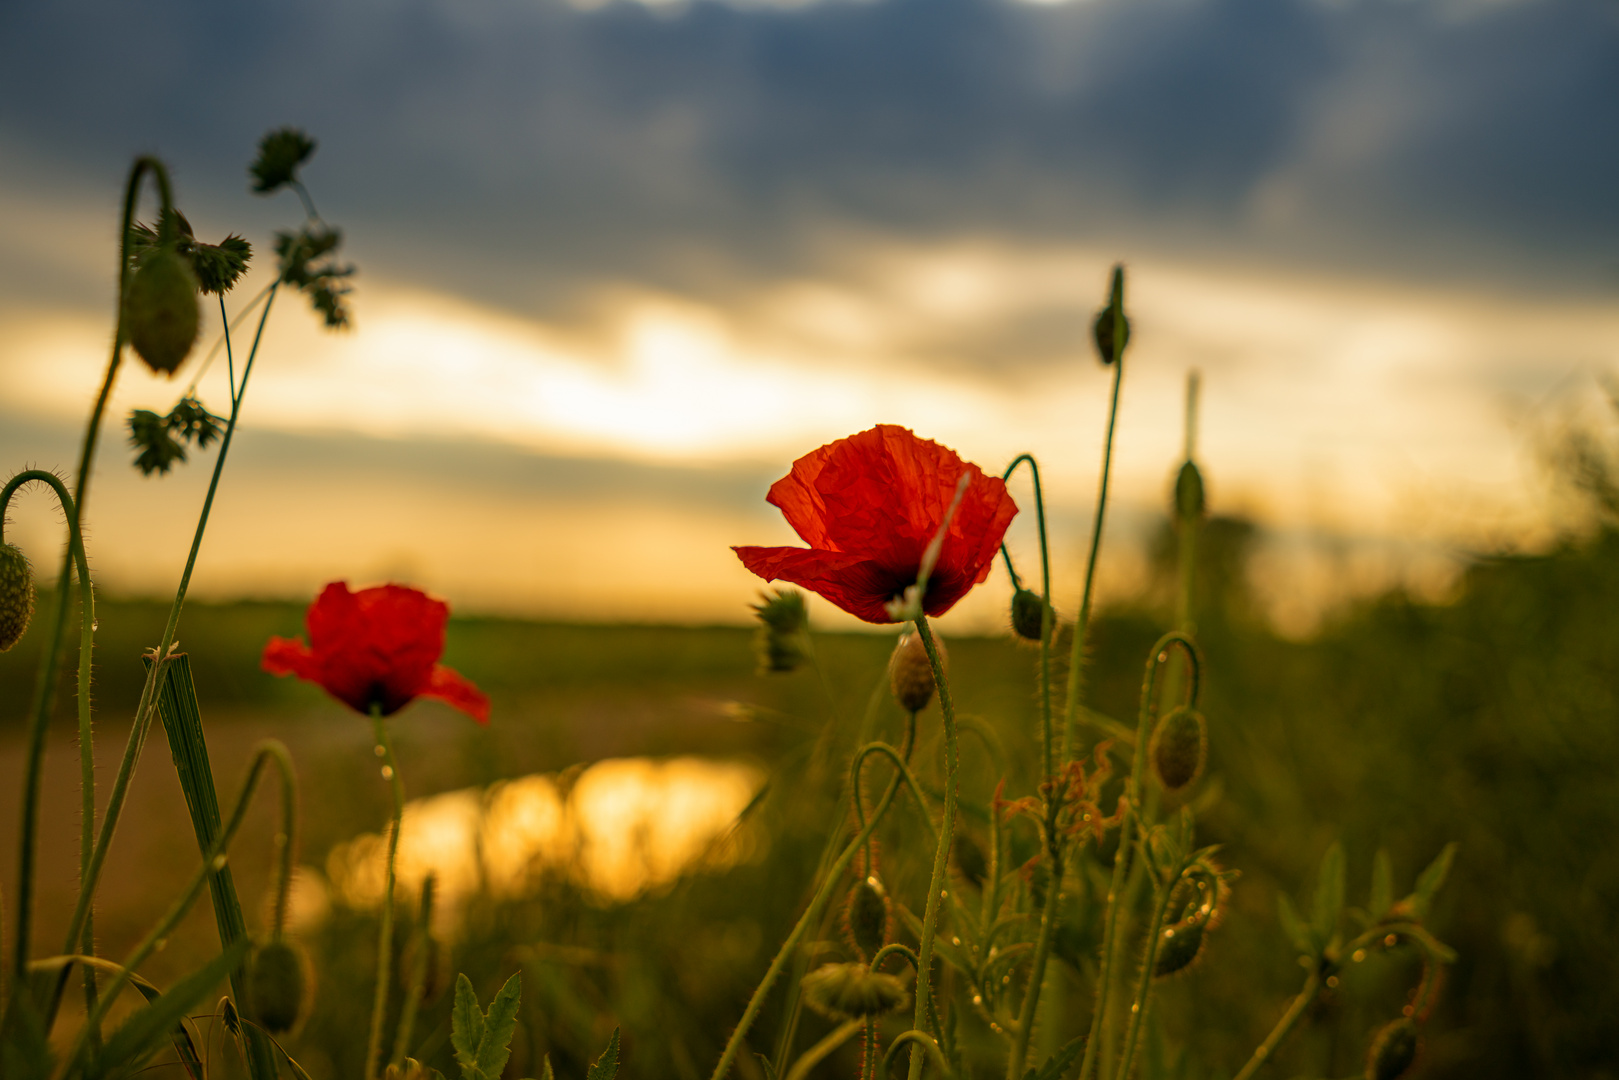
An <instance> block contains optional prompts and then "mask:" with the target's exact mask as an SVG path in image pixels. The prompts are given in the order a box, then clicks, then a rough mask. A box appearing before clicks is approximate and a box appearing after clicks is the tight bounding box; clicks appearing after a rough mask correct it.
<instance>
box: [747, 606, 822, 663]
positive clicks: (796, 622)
mask: <svg viewBox="0 0 1619 1080" xmlns="http://www.w3.org/2000/svg"><path fill="white" fill-rule="evenodd" d="M753 613H754V615H755V616H756V617H757V618H758V620H759V629H758V631H757V632H756V633H755V635H754V639H753V648H754V652H755V653H756V654H757V655H758V657H759V673H760V674H761V675H766V674H769V673H771V672H787V671H796V670H797V669H798V667H799V665H801V664H802V663H804V661H805V660H807V659H808V658H809V641H808V637H807V635H808V631H809V613H808V612H807V611H806V610H805V608H804V594H803V593H801V592H799V591H798V590H797V589H776V590H775V591H774V592H773V593H766V594H762V595H761V596H760V597H759V603H757V604H754V605H753Z"/></svg>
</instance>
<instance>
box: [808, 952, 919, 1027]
mask: <svg viewBox="0 0 1619 1080" xmlns="http://www.w3.org/2000/svg"><path fill="white" fill-rule="evenodd" d="M802 986H803V987H804V1001H805V1002H806V1003H807V1004H808V1005H809V1007H810V1008H812V1009H814V1010H815V1011H816V1012H818V1013H821V1014H822V1015H824V1016H829V1017H831V1018H833V1019H834V1020H852V1019H855V1018H857V1017H862V1016H881V1015H883V1014H884V1013H891V1012H893V1011H894V1010H896V1009H900V1008H903V1007H904V1006H905V1003H906V1001H907V1000H908V999H909V995H908V994H906V992H905V984H904V983H902V982H900V981H899V979H897V978H895V977H894V976H892V975H885V974H883V973H882V972H880V971H873V970H871V969H870V968H869V967H867V966H866V965H865V964H824V965H822V966H821V967H819V968H816V969H815V970H814V971H812V972H810V973H809V974H808V975H806V976H804V982H803V983H802Z"/></svg>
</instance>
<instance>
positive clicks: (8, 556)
mask: <svg viewBox="0 0 1619 1080" xmlns="http://www.w3.org/2000/svg"><path fill="white" fill-rule="evenodd" d="M33 614H34V572H33V570H32V569H31V568H30V567H29V565H28V558H27V557H26V556H25V555H23V553H22V551H21V550H20V549H19V548H18V547H17V546H16V545H14V544H0V652H5V651H6V650H7V649H9V648H11V647H12V646H13V645H15V644H17V640H18V639H19V638H21V637H22V636H23V631H25V630H27V629H28V620H29V619H30V618H32V617H33Z"/></svg>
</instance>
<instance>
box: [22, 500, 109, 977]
mask: <svg viewBox="0 0 1619 1080" xmlns="http://www.w3.org/2000/svg"><path fill="white" fill-rule="evenodd" d="M34 481H37V482H39V483H42V484H45V485H47V486H48V487H50V489H51V490H52V491H53V492H55V494H56V498H57V501H58V502H59V503H60V504H61V507H62V516H63V517H65V518H66V519H67V527H68V544H67V554H66V556H65V557H66V558H67V559H68V560H69V562H70V563H72V564H73V565H74V566H75V568H76V570H77V571H78V578H79V604H80V607H81V609H82V610H81V611H80V614H79V619H80V623H81V630H82V636H81V639H80V642H79V691H78V699H79V702H78V708H79V751H80V753H79V761H80V769H81V776H80V782H81V785H88V786H86V787H85V788H84V793H85V802H86V804H87V805H88V807H89V811H90V817H89V819H88V820H86V821H83V822H81V829H82V833H81V840H80V848H79V854H80V863H79V876H80V881H81V883H82V881H83V880H84V875H85V873H86V871H87V868H88V866H89V854H90V844H89V838H90V830H91V829H92V828H93V827H94V821H95V760H94V757H93V756H92V755H91V747H90V650H91V646H92V644H93V642H92V637H93V635H94V632H95V624H96V601H95V592H94V590H93V589H92V587H91V583H90V567H89V564H88V562H87V561H86V559H85V555H84V536H83V535H82V534H81V533H80V532H79V515H78V513H77V507H76V505H75V503H74V501H73V496H71V495H69V494H68V493H67V486H66V485H65V484H63V483H62V481H61V479H60V478H58V477H57V476H56V474H55V473H50V472H46V471H45V470H43V469H28V470H27V471H25V472H20V473H18V474H17V475H16V476H13V477H12V478H11V479H10V480H9V481H7V482H6V485H5V487H4V488H3V489H0V541H3V540H4V538H5V537H4V526H3V522H4V520H5V516H6V508H7V507H8V506H10V504H11V497H12V495H13V494H15V493H16V491H17V489H18V488H20V487H22V486H23V485H24V484H27V483H30V482H34ZM63 584H65V582H64V583H63ZM61 595H62V597H63V598H64V599H65V598H66V597H67V596H68V595H69V594H68V592H67V590H66V589H65V588H63V589H62V591H61ZM66 617H67V610H66V604H65V603H62V604H58V605H57V611H56V617H55V622H54V623H52V624H51V626H50V627H49V628H48V630H47V632H46V642H45V650H44V656H43V658H42V660H41V662H40V668H39V677H38V678H37V679H36V680H35V684H34V701H33V705H34V709H33V716H32V718H31V719H30V722H29V725H28V750H27V755H28V756H27V758H26V759H25V760H26V762H27V765H26V770H25V774H24V780H23V806H22V810H23V813H22V818H23V824H22V850H21V852H20V853H19V855H20V858H19V864H18V869H17V930H16V934H17V939H16V940H17V944H16V948H15V949H14V951H13V953H12V964H13V971H14V975H15V979H16V983H15V985H16V986H17V988H18V989H19V990H20V989H21V987H22V985H23V980H24V977H25V976H26V975H27V971H28V948H29V932H30V923H31V921H32V915H33V895H34V892H33V885H34V858H35V847H36V840H37V838H38V833H39V795H40V785H41V782H42V779H43V775H44V764H45V729H46V727H47V725H48V724H49V723H50V714H51V699H52V697H53V696H54V695H53V693H52V691H53V690H54V689H55V686H56V676H55V672H56V664H57V660H58V658H59V655H60V652H61V646H62V634H61V633H60V631H61V629H62V623H63V622H64V621H65V619H66ZM86 948H87V949H88V948H89V946H88V944H87V945H86ZM66 951H69V952H71V951H73V950H72V945H71V943H70V944H69V948H68V949H67V950H66ZM91 978H92V982H91V985H92V986H93V985H94V976H93V975H92V977H91ZM86 993H93V991H86Z"/></svg>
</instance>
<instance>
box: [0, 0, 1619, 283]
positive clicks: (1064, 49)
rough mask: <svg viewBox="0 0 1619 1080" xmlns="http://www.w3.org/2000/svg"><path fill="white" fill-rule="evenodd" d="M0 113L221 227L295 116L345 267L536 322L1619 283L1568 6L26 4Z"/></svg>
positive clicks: (1614, 39) (4, 41) (449, 0)
mask: <svg viewBox="0 0 1619 1080" xmlns="http://www.w3.org/2000/svg"><path fill="white" fill-rule="evenodd" d="M0 102H3V104H0V153H3V154H5V155H6V157H7V158H10V159H11V160H12V164H11V165H9V166H8V165H7V164H6V163H4V162H3V161H0V181H3V182H5V183H6V184H9V185H10V186H12V187H13V188H17V187H18V186H19V185H21V186H25V187H26V186H28V185H35V186H38V185H42V184H45V183H52V184H56V183H58V182H59V181H58V179H57V175H58V174H59V173H60V172H61V171H62V170H66V171H67V172H69V173H71V174H73V175H74V176H75V178H76V179H79V180H82V181H84V182H86V183H89V182H91V181H93V182H94V183H96V184H100V185H102V186H104V187H107V188H109V189H110V188H111V187H112V186H113V185H115V184H116V182H117V181H116V179H115V177H117V176H118V175H119V173H120V170H121V169H122V168H123V167H124V165H125V163H126V162H127V159H128V156H129V155H130V154H131V153H132V152H135V151H139V150H156V151H159V152H161V153H162V154H164V155H165V156H166V157H167V158H168V159H169V160H171V161H172V162H173V163H174V164H175V165H176V166H177V167H178V171H179V181H180V183H181V185H182V188H183V190H184V192H185V193H186V195H187V198H188V204H189V205H202V206H205V207H209V208H217V210H218V212H219V214H220V215H221V216H220V220H222V221H226V222H231V223H234V222H237V221H241V220H242V216H243V213H244V211H243V210H242V207H243V206H244V204H245V202H246V199H245V196H244V195H242V194H241V193H242V192H243V191H244V188H245V184H244V179H243V174H242V172H241V168H242V165H243V164H244V163H245V159H246V157H247V155H248V153H249V151H250V148H251V145H252V143H253V141H254V139H255V138H256V137H257V135H258V134H259V133H260V132H261V131H263V130H264V129H266V128H268V127H270V126H273V125H277V124H281V123H286V122H292V123H296V124H299V125H301V126H304V127H306V128H307V129H309V130H310V131H312V132H314V133H315V134H316V135H317V136H318V137H319V138H320V140H321V150H320V153H319V155H318V157H317V160H316V163H315V165H314V166H313V167H312V169H311V170H310V174H309V176H310V181H311V185H312V187H313V188H314V189H315V191H316V194H317V197H318V198H319V200H320V202H321V205H322V208H323V209H324V210H326V211H327V213H328V214H329V215H330V216H331V217H332V218H334V219H335V220H338V221H340V222H342V223H344V224H346V225H347V226H348V227H349V229H350V231H351V235H353V236H354V237H355V238H356V242H357V244H358V247H357V251H356V253H357V254H358V255H360V256H362V257H365V258H369V259H370V260H372V265H377V263H378V261H380V262H381V263H383V264H385V265H386V266H387V268H388V272H389V274H390V275H391V276H395V277H414V278H416V279H418V280H421V281H423V282H425V283H428V284H431V285H434V286H437V287H448V288H451V289H454V290H457V291H461V292H465V293H472V294H477V295H480V296H483V297H485V298H492V299H494V300H495V301H497V302H501V303H505V304H510V305H513V306H516V307H521V308H524V309H533V308H535V307H536V306H537V305H541V304H543V303H546V302H551V303H555V302H557V301H558V300H559V299H560V298H564V297H565V296H566V295H567V293H566V290H567V289H568V288H577V287H579V286H588V285H589V284H591V283H593V282H599V281H604V280H639V281H645V282H649V283H653V284H657V285H662V286H675V287H683V288H689V289H694V290H704V289H723V288H726V287H727V286H728V285H730V284H732V283H734V282H737V281H748V280H754V279H756V278H757V277H758V276H760V275H765V276H768V275H771V274H776V273H790V272H794V271H797V270H802V269H805V268H807V267H809V266H811V265H812V264H813V263H814V262H815V261H816V260H818V259H823V258H828V257H835V253H836V252H835V249H836V247H837V245H836V243H835V242H834V239H833V238H836V237H845V236H849V235H859V234H862V233H875V234H878V235H883V236H889V237H898V238H901V239H911V238H914V239H928V238H935V237H941V236H960V235H968V234H991V235H996V236H999V237H1003V238H1008V239H1012V240H1019V239H1025V240H1028V241H1030V242H1038V243H1047V242H1070V241H1075V242H1083V243H1090V244H1099V245H1105V246H1108V247H1109V248H1112V249H1118V250H1121V251H1124V252H1131V251H1136V252H1139V251H1143V250H1152V251H1155V252H1159V253H1170V252H1198V253H1205V254H1217V255H1237V256H1244V257H1251V258H1259V259H1275V258H1280V259H1284V260H1288V261H1294V262H1297V261H1303V262H1315V263H1325V264H1330V265H1334V266H1340V267H1341V266H1346V265H1348V266H1354V267H1357V268H1360V269H1364V270H1369V271H1372V272H1379V273H1396V274H1401V275H1408V276H1433V275H1438V276H1453V275H1462V276H1467V277H1486V278H1495V279H1497V280H1505V281H1524V280H1533V279H1536V278H1539V279H1541V280H1543V281H1547V282H1549V283H1552V284H1555V285H1558V286H1560V287H1568V286H1575V287H1578V288H1582V289H1585V290H1598V291H1600V290H1604V289H1611V288H1612V287H1613V285H1614V283H1615V281H1619V273H1616V270H1615V264H1616V262H1619V200H1616V199H1615V198H1614V191H1615V190H1616V182H1619V18H1616V9H1615V7H1614V6H1613V5H1612V4H1607V5H1605V6H1604V5H1602V4H1599V3H1595V2H1590V0H1586V2H1575V3H1558V2H1554V0H1543V2H1534V0H1524V2H1516V3H1514V2H1505V3H1492V4H1483V3H1457V2H1453V3H1414V2H1403V3H1385V2H1376V0H1369V2H1364V3H1362V2H1354V0H1343V2H1337V3H1327V2H1320V0H1129V2H1124V0H1091V2H1080V3H1074V4H1070V5H1066V6H1059V7H1034V6H1025V5H1021V4H1016V3H1010V2H1003V0H864V2H851V0H823V2H820V3H811V4H808V5H807V6H801V7H797V8H792V9H786V10H783V9H773V8H768V7H760V6H731V5H728V4H724V3H717V2H711V0H697V2H695V3H691V4H688V5H685V6H682V7H679V8H677V9H670V10H650V9H648V8H646V7H644V6H642V5H640V4H637V3H631V2H626V0H618V2H614V3H610V4H608V5H607V6H605V7H603V8H600V9H597V10H594V11H589V12H586V11H578V10H574V9H572V8H569V7H566V6H562V5H559V4H557V3H553V2H551V0H486V2H479V0H398V2H387V3H384V2H381V0H372V2H356V3H347V4H331V3H329V2H317V0H283V2H277V3H273V4H268V3H265V4H253V5H244V4H220V5H200V4H191V3H180V2H178V0H169V2H164V0H156V2H153V3H145V4H140V5H132V4H124V3H117V2H113V0H79V2H58V3H51V4H46V3H38V2H35V3H13V4H7V5H5V6H4V7H3V8H0ZM8 174H10V175H9V176H8ZM106 202H107V204H108V205H110V204H111V202H112V199H111V197H110V195H109V197H108V198H107V200H106ZM281 209H283V210H284V209H285V208H281ZM247 213H248V214H249V222H248V223H249V224H253V223H256V222H258V221H260V220H263V221H265V222H268V221H270V220H271V217H269V216H265V215H266V212H265V211H263V210H257V209H255V210H251V211H247ZM254 214H257V215H258V217H252V215H254ZM225 215H229V216H225Z"/></svg>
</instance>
